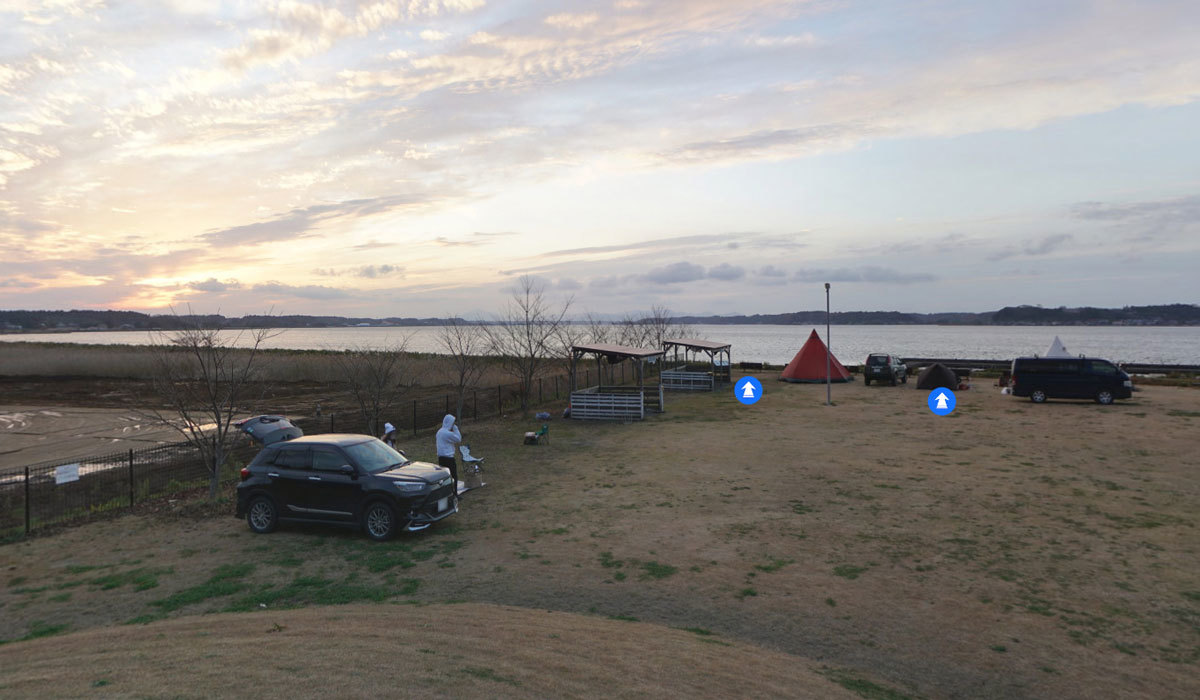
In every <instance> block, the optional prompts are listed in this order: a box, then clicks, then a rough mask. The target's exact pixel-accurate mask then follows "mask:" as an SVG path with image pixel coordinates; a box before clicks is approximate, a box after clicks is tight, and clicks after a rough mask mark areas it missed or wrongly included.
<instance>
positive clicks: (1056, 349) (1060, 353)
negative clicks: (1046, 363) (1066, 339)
mask: <svg viewBox="0 0 1200 700" xmlns="http://www.w3.org/2000/svg"><path fill="white" fill-rule="evenodd" d="M1070 356H1071V353H1069V352H1067V348H1066V347H1065V346H1063V344H1062V341H1061V340H1059V339H1058V336H1057V335H1056V336H1054V342H1053V343H1050V349H1049V350H1047V351H1046V357H1070Z"/></svg>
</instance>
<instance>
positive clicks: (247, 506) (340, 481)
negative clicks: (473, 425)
mask: <svg viewBox="0 0 1200 700" xmlns="http://www.w3.org/2000/svg"><path fill="white" fill-rule="evenodd" d="M237 495H238V502H237V517H239V518H240V517H243V516H245V518H246V522H247V523H249V525H250V529H251V530H253V531H255V532H259V533H266V532H271V531H272V530H274V529H275V526H276V525H278V524H279V521H281V520H292V521H303V522H315V523H331V524H336V525H348V526H351V527H362V529H363V530H365V531H366V533H367V536H368V537H370V538H371V539H373V540H386V539H388V538H390V537H392V536H393V535H395V534H396V532H397V531H398V530H400V529H404V530H408V531H410V532H416V531H418V530H424V529H425V528H427V527H429V526H430V525H432V524H433V523H435V522H437V521H439V520H441V519H442V518H445V517H447V516H450V515H453V514H454V513H457V512H458V494H457V492H456V489H455V488H454V482H453V481H452V480H451V478H450V471H449V470H448V469H443V468H442V467H439V466H437V465H434V464H427V463H424V462H413V461H410V460H409V459H408V457H406V456H404V453H403V452H399V451H397V450H394V449H392V448H391V447H388V446H387V445H385V444H383V443H382V442H380V441H379V440H377V439H375V438H373V437H370V436H368V435H339V434H329V435H313V436H308V437H298V438H295V439H294V440H286V441H281V442H277V443H274V444H272V445H268V446H267V447H264V448H263V450H262V451H261V452H259V453H258V456H257V457H255V458H254V461H252V462H251V463H250V464H249V465H248V466H246V467H245V468H244V469H242V483H240V484H238V486H237Z"/></svg>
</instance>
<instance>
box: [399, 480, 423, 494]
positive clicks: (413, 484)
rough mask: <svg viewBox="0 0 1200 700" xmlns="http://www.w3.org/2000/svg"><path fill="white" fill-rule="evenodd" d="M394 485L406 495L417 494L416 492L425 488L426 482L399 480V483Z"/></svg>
mask: <svg viewBox="0 0 1200 700" xmlns="http://www.w3.org/2000/svg"><path fill="white" fill-rule="evenodd" d="M392 483H393V484H395V485H396V488H398V489H400V490H401V491H403V492H405V493H415V492H417V491H421V490H423V489H424V488H425V482H424V481H399V480H397V481H393V482H392Z"/></svg>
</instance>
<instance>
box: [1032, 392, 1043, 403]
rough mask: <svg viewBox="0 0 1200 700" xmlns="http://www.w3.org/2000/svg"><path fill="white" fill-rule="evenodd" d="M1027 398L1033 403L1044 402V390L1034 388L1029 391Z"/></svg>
mask: <svg viewBox="0 0 1200 700" xmlns="http://www.w3.org/2000/svg"><path fill="white" fill-rule="evenodd" d="M1029 400H1030V401H1032V402H1034V403H1046V392H1044V391H1042V390H1041V389H1034V390H1033V391H1031V392H1029Z"/></svg>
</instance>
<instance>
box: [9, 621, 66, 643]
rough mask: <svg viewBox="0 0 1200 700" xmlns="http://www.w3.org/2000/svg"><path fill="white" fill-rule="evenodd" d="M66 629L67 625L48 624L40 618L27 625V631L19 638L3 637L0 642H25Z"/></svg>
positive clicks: (59, 632)
mask: <svg viewBox="0 0 1200 700" xmlns="http://www.w3.org/2000/svg"><path fill="white" fill-rule="evenodd" d="M66 630H67V625H48V624H46V623H45V622H42V621H40V620H38V621H36V622H34V623H33V624H32V625H30V626H29V631H28V632H27V633H26V634H25V636H24V637H21V638H20V639H4V640H0V644H8V643H9V642H27V641H29V640H31V639H39V638H41V637H52V636H54V635H56V634H62V633H63V632H65V631H66Z"/></svg>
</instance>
